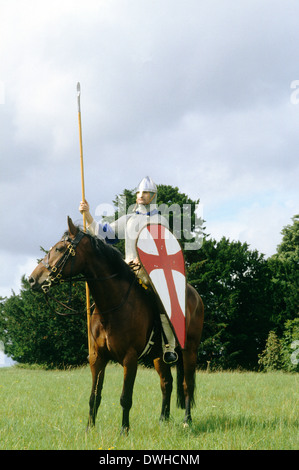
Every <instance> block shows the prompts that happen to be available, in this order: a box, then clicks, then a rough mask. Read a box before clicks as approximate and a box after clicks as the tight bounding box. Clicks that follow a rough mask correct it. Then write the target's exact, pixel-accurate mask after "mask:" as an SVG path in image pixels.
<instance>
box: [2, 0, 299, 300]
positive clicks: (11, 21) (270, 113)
mask: <svg viewBox="0 0 299 470" xmlns="http://www.w3.org/2000/svg"><path fill="white" fill-rule="evenodd" d="M298 18H299V2H298V1H297V0H288V1H285V0H284V1H283V0H279V1H278V0H242V1H238V0H84V1H82V0H59V1H57V0H51V2H49V1H44V0H0V100H1V101H0V102H1V104H0V129H1V140H0V155H1V173H0V184H1V194H0V201H1V203H0V210H1V240H0V266H1V272H0V295H1V296H9V295H11V289H14V290H15V291H16V292H18V288H19V283H20V278H21V276H22V274H30V272H31V271H32V269H33V267H34V266H35V263H36V259H37V258H38V257H40V250H39V247H40V245H42V246H43V247H45V248H48V247H50V246H51V245H52V244H54V243H55V242H56V241H58V239H59V238H60V236H61V234H62V233H63V231H64V230H65V228H66V217H67V215H70V216H71V217H72V218H73V220H75V221H79V220H81V216H80V214H79V212H78V205H79V202H80V199H81V180H80V159H79V137H78V120H77V92H76V85H77V82H78V81H80V83H81V91H82V93H81V110H82V126H83V146H84V165H85V186H86V198H87V200H88V201H89V203H90V205H91V210H92V212H93V213H94V211H95V209H96V207H97V206H98V205H99V204H101V203H111V202H112V200H113V199H114V197H115V195H116V194H119V193H121V192H122V190H123V189H124V188H128V189H131V188H134V187H135V186H136V185H137V184H138V182H139V181H140V180H141V179H142V178H143V177H144V176H146V175H150V176H151V177H152V178H153V179H154V181H155V182H156V183H158V184H170V185H173V186H178V188H179V190H180V191H181V192H185V193H187V194H188V195H189V196H190V197H191V198H192V199H198V198H199V199H200V201H201V203H202V204H203V211H204V218H205V220H206V227H207V228H206V231H207V232H208V233H210V234H211V237H212V238H216V239H217V240H218V239H220V238H221V237H222V236H226V237H228V238H230V239H231V240H241V241H242V242H245V241H246V242H248V243H249V244H250V247H251V248H252V249H258V250H259V251H260V252H262V253H265V255H266V256H270V255H272V254H273V253H275V251H276V247H277V244H278V243H280V241H281V233H280V232H281V230H282V228H283V227H284V226H285V225H287V224H289V223H291V217H292V216H293V215H295V214H296V213H298V212H299V204H298V202H299V201H298V200H299V196H298V181H299V171H298V166H299V159H298V148H299V104H296V103H297V101H299V100H298V99H297V98H298V97H299V93H298V96H297V94H296V89H295V88H291V86H292V84H293V86H298V85H299V82H298V84H297V85H296V83H294V81H296V80H299V61H298V47H299V46H298V45H299V28H298Z"/></svg>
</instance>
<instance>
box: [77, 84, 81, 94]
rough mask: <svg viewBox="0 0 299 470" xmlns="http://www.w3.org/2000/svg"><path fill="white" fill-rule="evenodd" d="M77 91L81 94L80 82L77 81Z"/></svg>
mask: <svg viewBox="0 0 299 470" xmlns="http://www.w3.org/2000/svg"><path fill="white" fill-rule="evenodd" d="M77 93H78V95H80V93H81V87H80V82H78V83H77Z"/></svg>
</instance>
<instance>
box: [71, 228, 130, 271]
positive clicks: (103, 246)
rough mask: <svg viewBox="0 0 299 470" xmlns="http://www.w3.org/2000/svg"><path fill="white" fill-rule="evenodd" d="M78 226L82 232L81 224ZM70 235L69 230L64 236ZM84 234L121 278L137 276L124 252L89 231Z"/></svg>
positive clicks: (98, 253) (97, 252) (96, 251)
mask: <svg viewBox="0 0 299 470" xmlns="http://www.w3.org/2000/svg"><path fill="white" fill-rule="evenodd" d="M76 228H77V229H78V230H79V231H80V232H83V230H82V229H81V228H80V226H76ZM68 235H69V232H68V231H66V232H65V233H64V235H63V236H64V237H67V236H68ZM84 235H86V236H87V237H88V238H89V240H90V242H91V246H92V248H93V250H94V251H95V253H96V255H98V256H99V257H101V258H104V259H105V261H107V263H108V264H109V266H111V268H112V270H114V271H115V272H117V273H118V274H119V276H120V278H121V279H127V280H131V279H132V278H133V277H134V276H135V274H134V272H133V271H132V269H131V268H130V266H128V264H127V263H126V262H125V260H124V259H123V255H122V253H121V252H120V251H119V250H118V249H117V248H115V247H114V246H112V245H109V244H108V243H106V242H105V241H104V240H101V239H100V238H98V237H96V236H94V235H91V234H90V233H89V232H84Z"/></svg>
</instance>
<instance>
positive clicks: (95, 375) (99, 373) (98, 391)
mask: <svg viewBox="0 0 299 470" xmlns="http://www.w3.org/2000/svg"><path fill="white" fill-rule="evenodd" d="M107 362H108V361H107V360H106V359H104V358H103V357H99V356H95V355H91V357H90V369H91V373H92V389H91V395H90V399H89V417H88V424H87V430H88V429H89V428H90V427H93V426H94V425H95V421H96V416H97V412H98V408H99V406H100V403H101V398H102V388H103V382H104V377H105V369H106V365H107Z"/></svg>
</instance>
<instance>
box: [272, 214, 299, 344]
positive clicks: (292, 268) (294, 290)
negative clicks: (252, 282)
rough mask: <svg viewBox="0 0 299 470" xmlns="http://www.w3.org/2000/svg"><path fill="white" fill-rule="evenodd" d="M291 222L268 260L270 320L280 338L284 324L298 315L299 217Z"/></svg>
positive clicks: (284, 229)
mask: <svg viewBox="0 0 299 470" xmlns="http://www.w3.org/2000/svg"><path fill="white" fill-rule="evenodd" d="M292 220H293V224H290V225H287V226H286V227H284V228H283V230H282V235H283V238H282V242H281V244H280V245H279V246H278V247H277V253H276V254H275V255H273V256H272V257H271V258H269V260H268V264H269V267H270V270H271V272H272V279H271V283H272V296H273V300H274V309H273V316H272V319H273V322H274V324H275V331H276V332H277V333H278V334H279V335H280V336H281V335H282V334H283V330H284V324H285V322H286V321H287V320H294V319H295V318H297V317H298V313H299V215H295V216H294V217H293V218H292Z"/></svg>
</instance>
